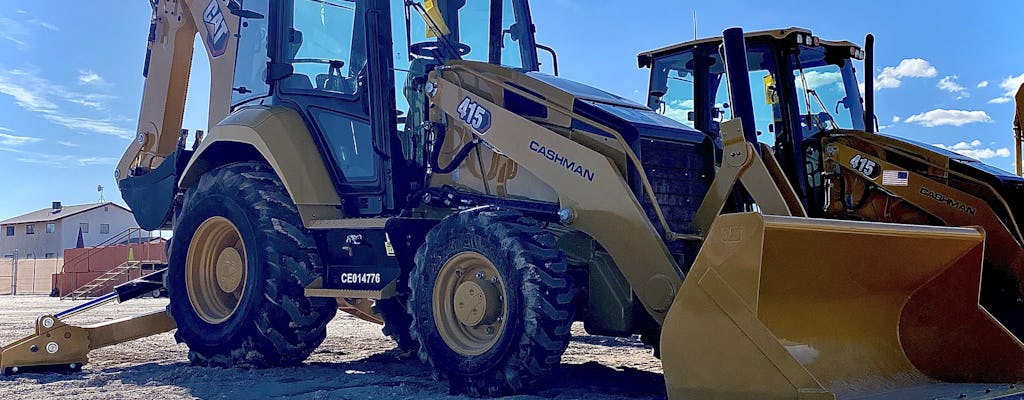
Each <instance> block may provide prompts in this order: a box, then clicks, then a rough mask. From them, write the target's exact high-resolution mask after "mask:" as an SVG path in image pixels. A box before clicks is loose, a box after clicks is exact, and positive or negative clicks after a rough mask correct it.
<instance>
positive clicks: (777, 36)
mask: <svg viewBox="0 0 1024 400" xmlns="http://www.w3.org/2000/svg"><path fill="white" fill-rule="evenodd" d="M794 33H802V34H805V35H812V33H811V31H810V30H809V29H805V28H797V27H789V28H785V29H770V30H765V31H754V32H747V33H746V34H744V35H743V36H744V37H745V38H746V39H748V40H749V39H768V40H785V39H787V38H789V37H790V35H792V34H794ZM707 44H710V45H716V46H717V45H720V44H722V37H721V36H712V37H707V38H703V39H697V40H691V41H689V42H683V43H678V44H674V45H671V46H666V47H662V48H660V49H656V50H650V51H645V52H643V53H640V54H639V55H637V61H638V63H639V65H640V68H647V67H650V66H651V63H652V62H653V61H654V59H655V58H660V57H664V56H668V55H672V54H676V53H679V52H682V51H685V50H689V49H692V48H694V47H697V46H699V45H707ZM818 45H819V46H825V47H847V48H849V47H854V48H857V49H858V50H860V46H858V45H857V44H855V43H853V42H850V41H847V40H841V41H831V40H824V39H819V42H818Z"/></svg>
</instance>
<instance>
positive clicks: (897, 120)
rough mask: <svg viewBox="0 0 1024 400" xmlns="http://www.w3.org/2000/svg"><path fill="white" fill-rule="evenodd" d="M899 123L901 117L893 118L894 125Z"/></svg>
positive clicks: (895, 116) (894, 116)
mask: <svg viewBox="0 0 1024 400" xmlns="http://www.w3.org/2000/svg"><path fill="white" fill-rule="evenodd" d="M898 122H900V116H899V115H893V116H892V123H894V124H895V123H898Z"/></svg>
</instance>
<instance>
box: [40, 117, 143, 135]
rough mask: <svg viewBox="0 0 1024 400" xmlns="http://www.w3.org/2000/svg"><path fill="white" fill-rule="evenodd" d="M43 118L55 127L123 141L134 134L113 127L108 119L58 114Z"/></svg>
mask: <svg viewBox="0 0 1024 400" xmlns="http://www.w3.org/2000/svg"><path fill="white" fill-rule="evenodd" d="M43 118H46V120H48V121H50V122H53V123H55V124H57V125H62V126H65V127H67V128H70V129H72V130H83V131H89V132H95V133H102V134H105V135H111V136H117V137H119V138H123V139H132V138H134V137H135V134H134V133H132V131H130V130H128V129H125V128H122V127H120V126H118V125H115V121H112V120H110V119H93V118H87V117H71V116H67V115H60V114H46V115H43Z"/></svg>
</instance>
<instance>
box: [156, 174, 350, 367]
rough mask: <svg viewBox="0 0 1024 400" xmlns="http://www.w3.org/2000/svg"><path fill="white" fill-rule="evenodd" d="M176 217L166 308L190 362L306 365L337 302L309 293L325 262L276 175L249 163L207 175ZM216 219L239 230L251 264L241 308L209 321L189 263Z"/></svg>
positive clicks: (247, 260)
mask: <svg viewBox="0 0 1024 400" xmlns="http://www.w3.org/2000/svg"><path fill="white" fill-rule="evenodd" d="M179 215H180V217H179V218H178V220H177V221H176V225H175V229H174V240H172V241H171V246H170V250H171V251H170V253H169V261H170V267H169V270H168V275H167V280H166V286H167V293H168V297H170V299H171V300H170V304H169V305H168V306H167V310H168V312H169V313H170V315H171V317H173V318H174V321H175V322H176V323H177V326H178V329H177V332H176V333H175V339H177V340H178V341H179V342H184V343H185V344H187V345H188V347H189V356H188V357H189V360H191V361H192V362H193V363H195V364H199V365H204V366H216V367H232V366H245V367H255V368H263V367H271V366H280V365H295V364H299V363H301V362H302V361H304V360H305V359H306V358H307V357H308V356H309V354H310V353H312V352H313V350H315V349H316V348H317V346H319V345H320V343H322V342H323V340H324V338H325V336H326V326H327V322H328V321H330V320H331V319H332V318H334V314H335V312H336V311H337V302H336V301H334V300H333V299H328V298H307V297H306V296H305V295H304V288H305V287H306V286H307V285H308V284H309V283H310V282H312V281H313V279H314V278H315V277H314V275H313V273H312V269H313V267H314V266H318V265H319V264H320V258H319V256H318V255H317V253H316V245H315V244H314V241H313V239H312V238H311V237H310V235H309V233H308V231H306V229H305V228H304V227H303V226H302V222H301V220H300V219H299V215H298V210H297V209H296V207H295V204H294V203H292V201H291V198H290V197H289V196H288V194H287V192H286V190H285V188H284V185H283V184H282V183H281V180H280V179H279V178H278V177H277V175H276V174H275V173H274V171H273V170H272V169H271V168H270V167H268V166H267V165H266V164H263V163H256V162H244V163H234V164H228V165H225V166H222V167H219V168H216V169H214V170H212V171H210V172H207V173H206V174H205V175H203V176H202V178H200V180H199V182H198V183H197V184H196V185H195V186H193V187H192V188H190V189H189V190H188V192H187V193H186V195H185V201H184V204H183V206H182V210H181V213H180V214H179ZM217 216H219V217H223V218H226V219H228V220H229V221H230V222H231V223H233V224H234V225H235V226H236V227H237V229H238V232H239V235H240V236H241V240H242V243H243V244H244V246H245V249H247V251H246V252H245V253H246V254H245V261H246V264H247V266H248V267H247V269H246V277H245V281H244V284H245V291H244V292H243V295H242V297H241V298H240V299H239V300H238V306H237V308H236V309H235V311H234V312H233V313H232V314H231V315H230V316H229V317H228V318H227V319H226V320H225V321H223V322H221V323H217V324H212V323H209V322H207V321H206V320H204V319H203V318H202V317H201V316H199V315H198V314H197V312H196V311H195V309H194V308H193V307H192V305H191V303H190V301H189V295H188V292H187V288H186V283H185V279H186V278H185V263H186V256H187V254H188V249H189V245H190V243H191V242H192V237H193V234H194V233H195V232H196V229H197V228H198V227H199V225H200V224H202V223H203V221H205V220H207V219H208V218H211V217H217ZM249 249H252V250H249Z"/></svg>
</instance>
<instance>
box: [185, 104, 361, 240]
mask: <svg viewBox="0 0 1024 400" xmlns="http://www.w3.org/2000/svg"><path fill="white" fill-rule="evenodd" d="M240 149H251V150H255V151H256V152H258V153H259V155H260V156H262V157H263V159H264V160H266V161H267V163H268V164H269V165H270V166H271V168H273V169H274V171H275V172H276V173H277V176H278V177H280V178H281V181H282V182H284V186H285V188H286V189H287V190H288V195H289V196H290V197H291V199H292V201H293V202H294V203H295V205H296V206H297V207H298V210H299V215H300V216H301V217H302V223H303V225H305V226H306V227H311V226H312V223H313V221H315V220H323V219H338V218H341V217H342V215H341V211H340V210H341V208H340V207H341V204H342V203H341V198H340V197H339V196H338V193H337V192H335V189H334V184H333V183H332V181H331V175H330V174H329V173H328V172H327V167H326V166H324V162H323V160H322V159H321V158H320V157H319V154H320V153H319V150H317V147H316V144H315V143H314V142H313V139H312V136H311V135H310V132H309V129H308V128H306V124H305V122H304V121H303V120H302V117H301V116H299V114H298V113H297V112H295V110H292V109H290V108H287V107H269V106H253V107H246V108H243V109H241V110H238V111H236V112H234V113H232V114H231V115H229V116H228V117H227V118H225V119H224V120H223V121H221V122H220V123H219V124H217V125H216V126H214V127H213V129H211V130H210V133H209V134H208V135H207V137H206V138H205V139H204V140H203V142H202V143H201V144H200V145H199V148H198V149H196V153H195V154H194V155H193V156H192V159H191V160H189V162H188V164H187V165H186V166H185V169H184V171H182V174H181V179H180V180H179V181H178V187H179V188H182V189H185V188H188V187H189V186H191V185H193V184H195V183H196V182H197V181H198V180H199V177H201V176H202V175H203V174H204V173H206V172H207V171H209V170H212V169H214V168H216V167H218V166H220V165H223V164H226V163H229V162H233V161H241V160H244V159H251V157H245V156H246V154H244V150H243V151H239V150H240Z"/></svg>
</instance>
